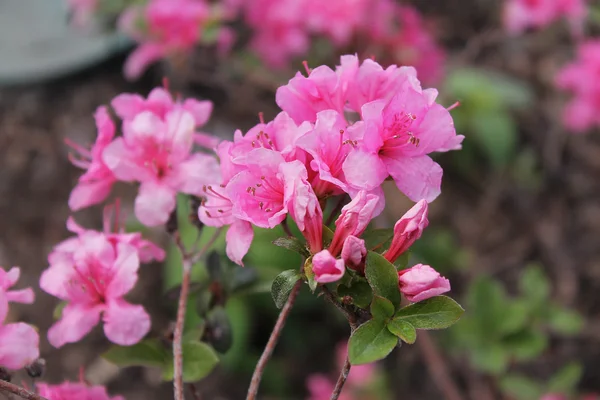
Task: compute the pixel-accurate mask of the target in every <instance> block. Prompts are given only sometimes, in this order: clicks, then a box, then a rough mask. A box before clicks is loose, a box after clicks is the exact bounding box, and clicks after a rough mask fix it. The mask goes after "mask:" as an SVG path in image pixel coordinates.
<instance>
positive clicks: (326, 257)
mask: <svg viewBox="0 0 600 400" xmlns="http://www.w3.org/2000/svg"><path fill="white" fill-rule="evenodd" d="M312 263H313V272H314V273H315V281H317V282H319V283H330V282H335V281H337V280H339V279H340V278H341V277H342V276H344V272H345V268H344V260H336V259H335V257H334V256H332V255H331V253H330V252H329V251H328V250H322V251H320V252H318V253H317V254H315V255H314V256H313V259H312Z"/></svg>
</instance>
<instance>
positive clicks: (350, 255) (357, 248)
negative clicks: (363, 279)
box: [342, 236, 367, 274]
mask: <svg viewBox="0 0 600 400" xmlns="http://www.w3.org/2000/svg"><path fill="white" fill-rule="evenodd" d="M366 256H367V248H366V247H365V241H364V240H362V239H359V238H357V237H356V236H348V237H347V238H346V240H345V241H344V246H343V247H342V260H344V263H345V264H346V265H347V266H348V268H350V269H353V270H355V271H357V272H359V273H362V274H364V272H365V257H366Z"/></svg>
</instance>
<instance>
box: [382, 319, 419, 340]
mask: <svg viewBox="0 0 600 400" xmlns="http://www.w3.org/2000/svg"><path fill="white" fill-rule="evenodd" d="M387 328H388V330H389V331H390V332H392V333H393V334H394V335H396V336H398V337H399V338H400V339H402V340H403V341H404V342H406V343H408V344H413V343H414V342H415V340H417V331H416V330H415V327H414V326H412V325H411V324H410V323H409V322H406V321H405V320H402V319H396V320H391V321H390V322H389V324H388V326H387Z"/></svg>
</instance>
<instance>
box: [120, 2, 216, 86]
mask: <svg viewBox="0 0 600 400" xmlns="http://www.w3.org/2000/svg"><path fill="white" fill-rule="evenodd" d="M209 17H210V8H209V6H208V4H206V2H205V1H204V0H151V1H150V2H149V3H148V4H147V5H146V6H144V7H140V6H132V7H131V8H129V9H128V10H126V11H125V12H124V13H123V14H122V15H121V19H120V21H119V27H120V29H121V30H122V31H124V32H126V33H127V34H129V35H130V36H131V37H133V38H134V39H135V40H137V41H138V42H140V43H141V44H140V46H139V47H138V48H137V49H136V50H135V51H134V52H133V53H132V54H131V55H130V56H129V58H128V59H127V61H126V63H125V76H126V77H127V78H128V79H136V78H138V77H139V76H140V75H141V74H142V73H143V72H144V70H145V69H146V68H147V67H148V65H150V64H152V63H153V62H155V61H157V60H159V59H160V58H162V57H165V56H169V55H173V54H180V53H187V52H189V51H191V50H192V49H193V47H194V46H195V45H196V44H197V43H198V42H199V40H200V37H201V34H202V27H203V25H204V24H205V23H206V21H207V20H208V19H209Z"/></svg>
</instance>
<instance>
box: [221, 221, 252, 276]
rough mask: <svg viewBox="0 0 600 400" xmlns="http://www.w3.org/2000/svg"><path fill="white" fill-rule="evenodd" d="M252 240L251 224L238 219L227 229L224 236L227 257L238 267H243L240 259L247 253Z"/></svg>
mask: <svg viewBox="0 0 600 400" xmlns="http://www.w3.org/2000/svg"><path fill="white" fill-rule="evenodd" d="M253 238H254V230H253V229H252V224H250V222H247V221H242V220H240V219H238V220H236V221H235V222H234V223H233V224H232V225H231V226H230V227H229V230H228V231H227V235H226V236H225V240H226V242H227V248H226V252H227V257H229V259H230V260H231V261H233V262H234V263H236V264H238V265H244V263H243V262H242V259H243V258H244V256H245V255H246V253H248V249H250V245H251V244H252V239H253Z"/></svg>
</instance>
